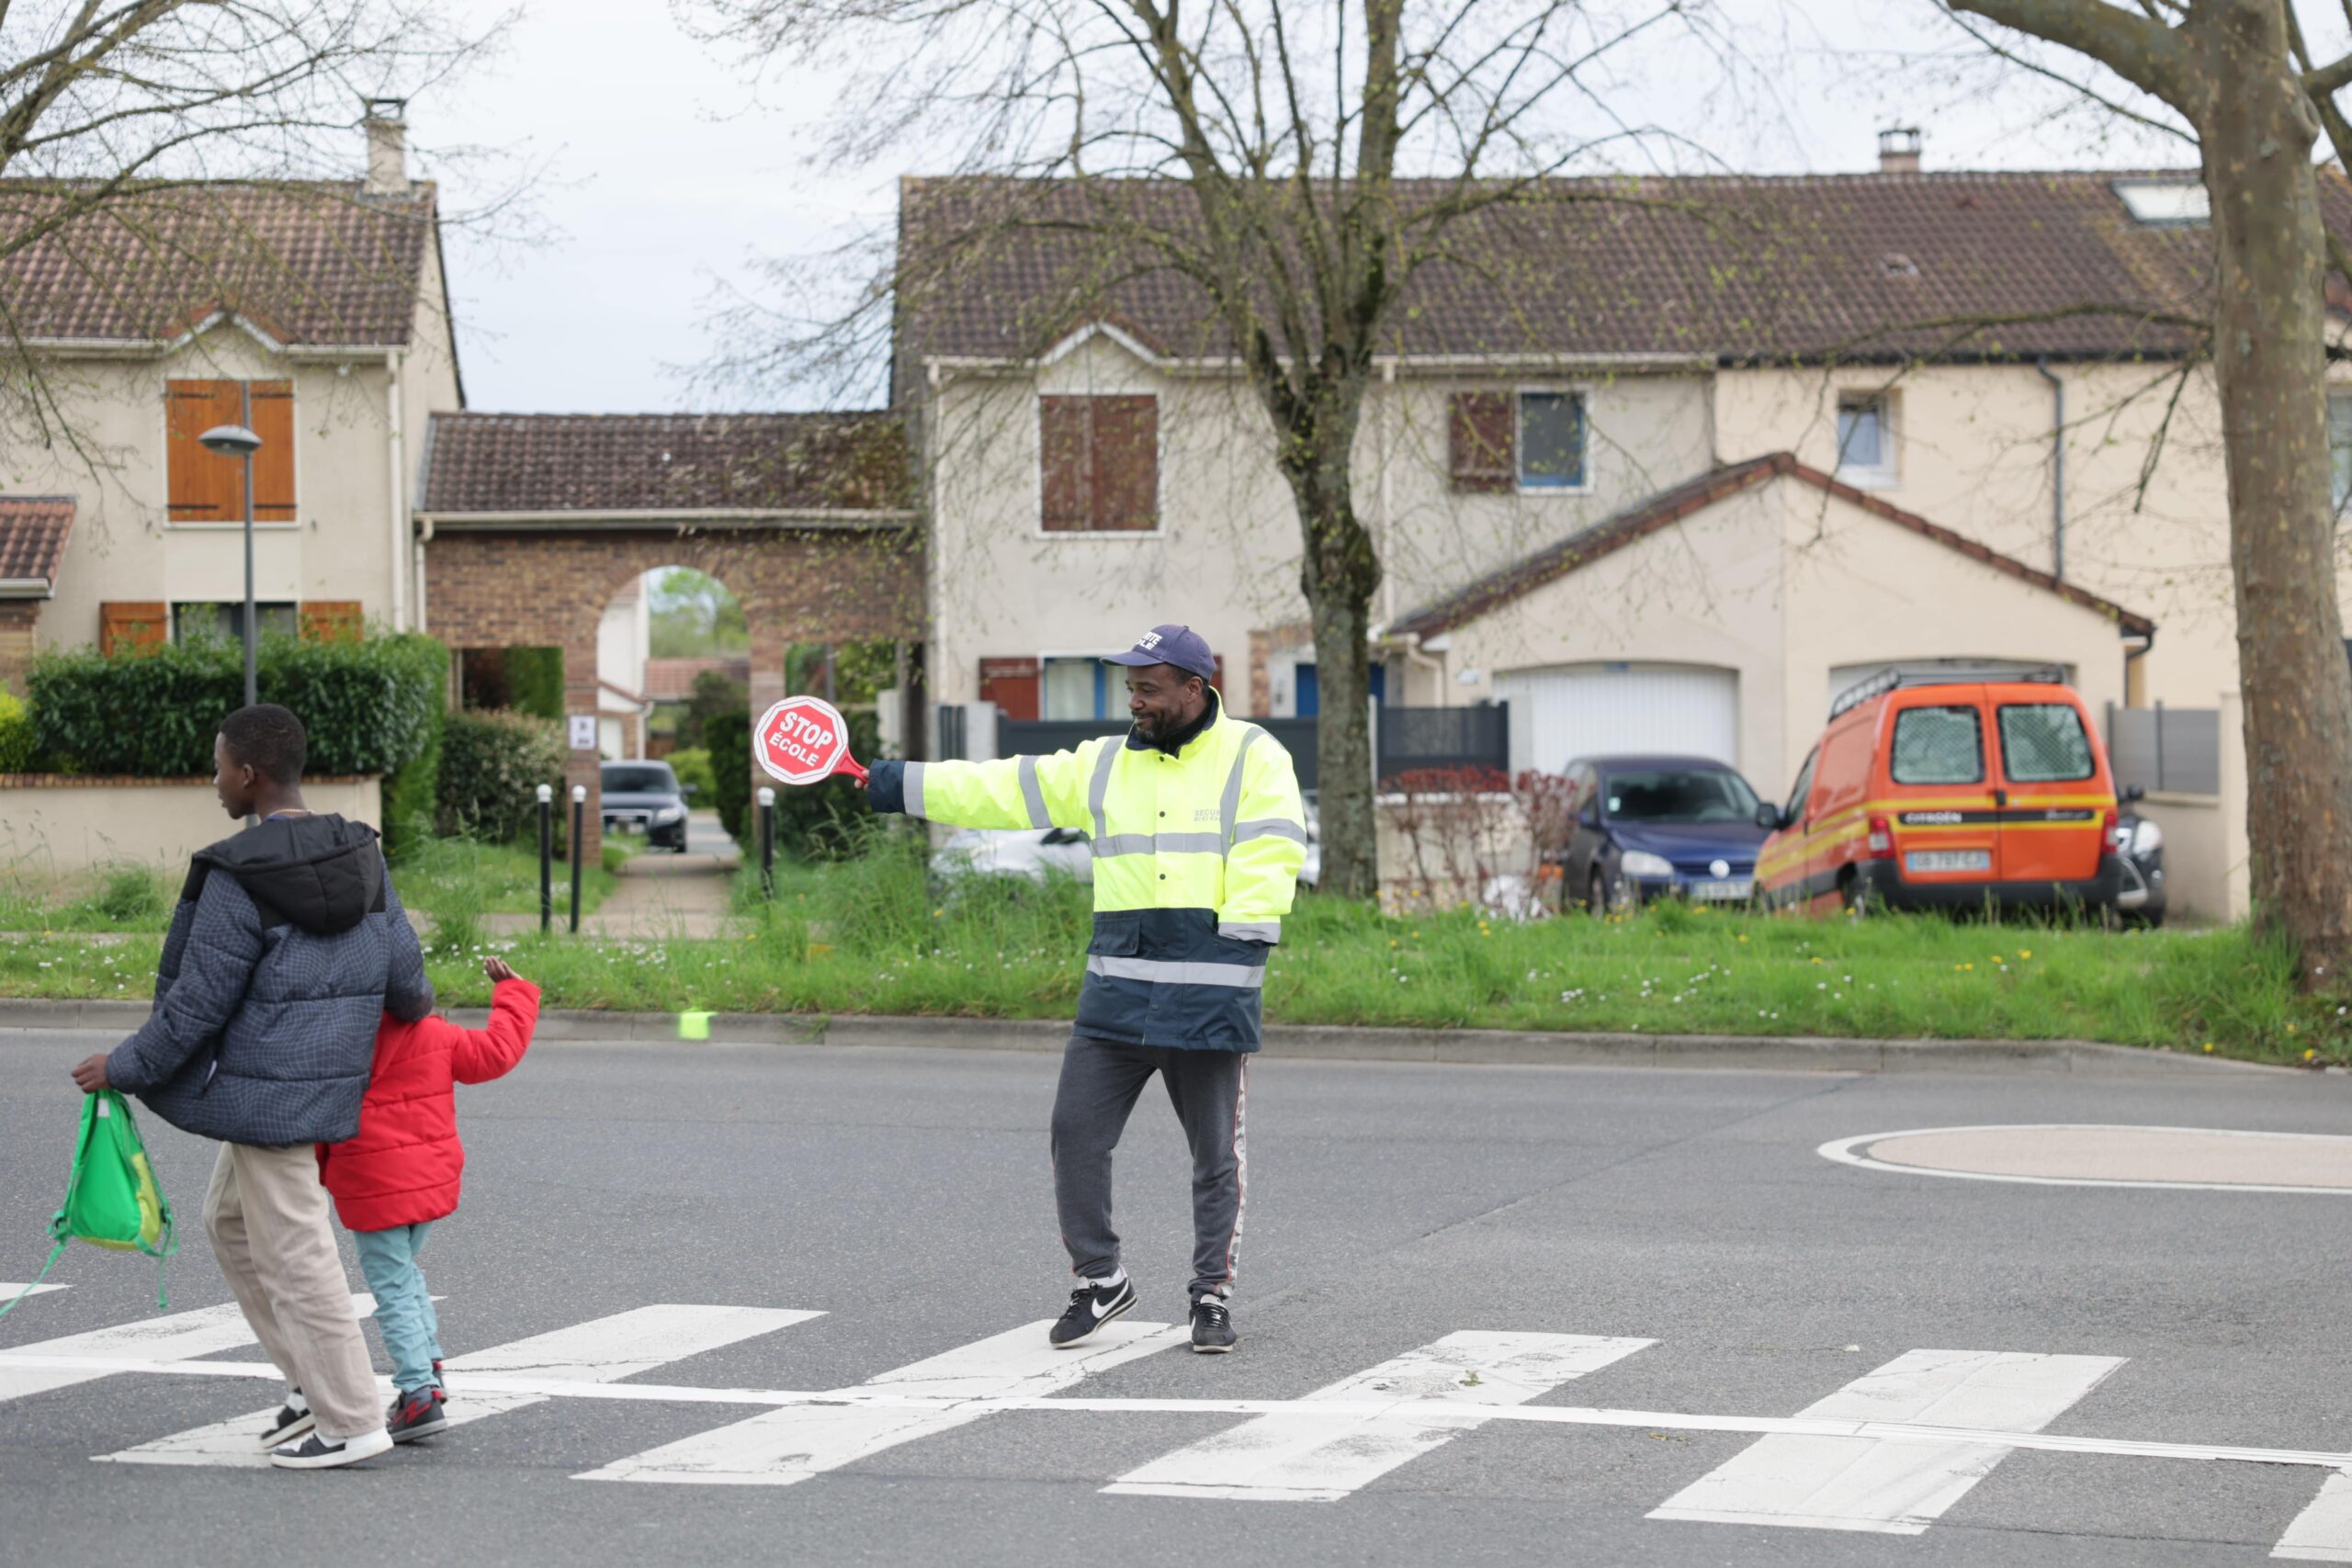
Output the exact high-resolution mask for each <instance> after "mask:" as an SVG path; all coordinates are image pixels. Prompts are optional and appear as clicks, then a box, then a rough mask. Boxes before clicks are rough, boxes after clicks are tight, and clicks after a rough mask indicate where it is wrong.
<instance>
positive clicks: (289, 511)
mask: <svg viewBox="0 0 2352 1568" xmlns="http://www.w3.org/2000/svg"><path fill="white" fill-rule="evenodd" d="M231 387H232V395H233V392H234V383H232V384H231ZM251 397H252V404H253V425H252V427H251V428H252V430H253V433H254V434H255V435H258V436H260V437H261V450H260V451H258V452H256V453H254V522H256V523H291V522H293V521H294V383H293V382H291V381H255V382H254V383H253V386H252V393H251ZM232 417H233V416H232ZM206 456H208V457H209V456H210V454H209V453H208V454H206ZM221 461H223V462H227V461H228V459H227V458H222V459H221ZM231 467H232V468H234V467H235V465H234V464H231ZM230 477H231V479H232V482H233V483H234V484H235V486H236V496H237V501H238V502H239V504H240V505H242V504H243V501H244V494H245V491H244V483H245V481H244V476H243V475H242V474H236V473H232V475H231V476H230ZM230 510H231V512H232V513H235V512H236V511H237V507H234V506H232V508H230ZM241 520H242V519H241Z"/></svg>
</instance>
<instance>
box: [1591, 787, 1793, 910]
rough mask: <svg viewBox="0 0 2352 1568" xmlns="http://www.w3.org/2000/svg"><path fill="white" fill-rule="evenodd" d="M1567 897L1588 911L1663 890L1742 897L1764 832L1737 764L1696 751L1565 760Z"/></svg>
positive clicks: (1732, 900)
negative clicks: (1676, 754) (1579, 901)
mask: <svg viewBox="0 0 2352 1568" xmlns="http://www.w3.org/2000/svg"><path fill="white" fill-rule="evenodd" d="M1567 779H1568V818H1569V827H1568V841H1567V843H1566V845H1565V846H1564V847H1563V848H1562V849H1561V850H1560V851H1559V852H1557V853H1556V854H1555V855H1554V856H1552V857H1550V858H1552V859H1554V860H1555V861H1556V862H1557V863H1559V865H1560V867H1561V884H1562V886H1563V888H1564V890H1565V891H1566V896H1567V897H1581V898H1582V899H1583V900H1584V901H1585V907H1586V908H1589V909H1590V910H1591V911H1592V912H1593V913H1594V914H1596V915H1605V914H1610V913H1612V912H1614V911H1617V910H1622V909H1631V908H1636V907H1637V906H1639V905H1640V904H1641V903H1642V901H1643V900H1645V899H1648V898H1657V897H1666V896H1674V897H1685V898H1690V899H1691V900H1693V901H1695V902H1700V903H1718V904H1745V903H1747V902H1748V901H1749V900H1750V899H1751V898H1753V897H1755V896H1756V852H1757V850H1758V848H1759V847H1760V846H1761V845H1762V844H1763V842H1764V840H1765V837H1766V833H1765V830H1764V829H1762V828H1759V827H1758V826H1757V823H1756V808H1757V807H1758V804H1759V803H1758V799H1757V796H1756V791H1755V790H1753V789H1751V788H1750V787H1748V783H1747V780H1746V779H1744V778H1742V777H1740V776H1739V770H1738V769H1736V768H1731V767H1726V766H1725V765H1724V764H1723V763H1721V762H1718V761H1713V760H1711V759H1709V758H1705V757H1579V758H1577V760H1576V761H1573V762H1570V763H1569V764H1568V766H1567Z"/></svg>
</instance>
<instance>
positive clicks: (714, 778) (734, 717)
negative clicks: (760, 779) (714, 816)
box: [703, 709, 752, 849]
mask: <svg viewBox="0 0 2352 1568" xmlns="http://www.w3.org/2000/svg"><path fill="white" fill-rule="evenodd" d="M703 739H706V740H707V741H708V742H709V743H710V782H711V792H710V793H711V794H712V795H714V796H716V797H717V798H716V799H715V800H714V801H713V802H712V804H713V805H715V806H717V807H718V820H719V821H720V822H721V823H723V824H724V825H725V826H726V829H727V832H728V836H729V838H732V839H733V840H735V841H736V842H737V843H739V844H741V845H742V846H744V847H745V848H746V849H749V848H750V847H751V843H752V838H751V833H750V831H749V828H750V818H751V813H752V716H751V715H750V714H748V713H744V712H742V711H741V710H740V709H739V710H738V711H736V712H734V713H717V714H712V715H711V716H709V717H707V718H706V719H705V720H704V721H703Z"/></svg>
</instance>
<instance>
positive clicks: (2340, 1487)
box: [2270, 1470, 2352, 1562]
mask: <svg viewBox="0 0 2352 1568" xmlns="http://www.w3.org/2000/svg"><path fill="white" fill-rule="evenodd" d="M2270 1555H2271V1556H2273V1557H2285V1558H2290V1559H2292V1560H2294V1561H2296V1562H2352V1471H2344V1470H2337V1471H2331V1472H2329V1473H2328V1477H2327V1479H2326V1480H2325V1481H2324V1482H2323V1483H2320V1489H2319V1495H2318V1496H2317V1497H2314V1498H2312V1506H2310V1507H2308V1508H2305V1509H2304V1510H2303V1511H2302V1512H2301V1513H2300V1514H2297V1515H2296V1516H2295V1522H2294V1523H2293V1524H2290V1525H2289V1526H2288V1527H2287V1533H2286V1534H2285V1535H2282V1536H2280V1537H2279V1538H2278V1546H2277V1547H2276V1548H2274V1549H2273V1550H2272V1551H2271V1553H2270Z"/></svg>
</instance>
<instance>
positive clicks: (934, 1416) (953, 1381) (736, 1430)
mask: <svg viewBox="0 0 2352 1568" xmlns="http://www.w3.org/2000/svg"><path fill="white" fill-rule="evenodd" d="M1051 1326H1052V1325H1051V1324H1050V1323H1033V1324H1030V1325H1026V1326H1024V1327H1021V1328H1015V1329H1011V1330H1008V1331H1007V1332H1005V1333H1003V1334H998V1335H993V1336H991V1337H989V1338H986V1339H982V1340H979V1341H978V1342H977V1343H974V1344H970V1345H966V1346H963V1347H961V1348H957V1349H954V1350H950V1351H948V1352H946V1353H945V1354H944V1355H939V1356H933V1357H932V1358H930V1359H927V1360H922V1361H917V1362H914V1363H913V1364H912V1365H910V1366H904V1367H899V1368H898V1369H897V1370H895V1371H888V1372H884V1373H882V1374H881V1375H880V1376H878V1377H876V1378H873V1379H870V1380H868V1381H867V1382H865V1383H863V1384H861V1385H859V1386H858V1387H857V1388H856V1389H854V1390H843V1391H841V1392H843V1393H858V1394H861V1395H865V1396H869V1397H872V1396H892V1395H896V1396H902V1397H904V1398H906V1399H909V1400H919V1401H927V1402H930V1403H929V1404H924V1405H916V1406H906V1405H892V1404H881V1403H862V1404H846V1405H844V1404H797V1405H788V1406H786V1407H785V1408H783V1409H780V1410H771V1411H769V1412H767V1413H766V1414H764V1415H761V1416H752V1418H751V1419H750V1420H748V1421H738V1422H736V1423H735V1424H734V1425H732V1426H729V1427H718V1429H717V1430H715V1431H709V1432H701V1433H697V1434H695V1436H694V1437H691V1438H682V1439H681V1440H679V1441H677V1442H674V1443H669V1444H665V1445H663V1446H662V1447H661V1448H658V1449H650V1450H647V1451H646V1452H644V1453H641V1454H633V1455H631V1456H630V1457H629V1458H628V1459H624V1460H620V1461H616V1462H615V1463H613V1464H608V1465H606V1466H605V1467H604V1468H603V1469H601V1470H592V1471H589V1472H585V1473H584V1474H582V1475H581V1476H579V1477H577V1479H579V1480H582V1481H657V1482H660V1481H667V1482H686V1483H700V1484H703V1485H737V1486H789V1485H792V1484H793V1483H796V1482H801V1481H806V1480H808V1479H809V1477H810V1476H812V1475H819V1474H821V1473H823V1472H826V1471H829V1470H838V1469H840V1468H841V1467H842V1465H845V1464H849V1463H852V1462H854V1461H857V1460H861V1459H865V1458H866V1457H868V1456H869V1455H872V1454H878V1453H880V1452H882V1451H883V1450H886V1449H893V1448H896V1447H898V1446H899V1444H901V1443H910V1442H913V1441H914V1440H915V1439H917V1438H931V1437H936V1436H938V1435H939V1434H940V1433H942V1432H946V1431H952V1430H954V1429H955V1428H956V1427H961V1426H964V1425H965V1424H967V1422H971V1421H977V1420H978V1419H979V1418H980V1416H983V1415H986V1414H989V1412H987V1411H985V1410H970V1409H963V1408H958V1406H961V1405H965V1404H969V1403H970V1402H972V1401H976V1400H989V1399H1002V1398H1008V1397H1020V1396H1035V1395H1039V1394H1046V1393H1054V1392H1055V1391H1057V1390H1059V1389H1065V1388H1068V1387H1069V1386H1070V1385H1072V1384H1074V1383H1076V1382H1080V1380H1081V1379H1083V1378H1085V1377H1087V1376H1088V1375H1089V1374H1090V1373H1092V1372H1098V1371H1103V1370H1104V1369H1105V1368H1109V1367H1114V1366H1117V1365H1118V1364H1119V1363H1120V1362H1122V1361H1130V1360H1133V1359H1135V1358H1136V1357H1138V1356H1148V1355H1150V1354H1151V1353H1153V1352H1154V1351H1157V1350H1164V1349H1166V1348H1169V1347H1170V1346H1171V1345H1174V1344H1177V1343H1179V1342H1180V1341H1181V1340H1182V1338H1183V1337H1184V1331H1183V1330H1182V1329H1179V1328H1174V1327H1171V1326H1170V1325H1167V1324H1160V1323H1131V1322H1128V1321H1125V1320H1124V1319H1123V1320H1121V1321H1119V1322H1117V1323H1114V1324H1112V1325H1109V1326H1108V1327H1106V1328H1103V1329H1102V1330H1101V1331H1100V1332H1098V1333H1097V1334H1096V1335H1095V1337H1094V1338H1093V1339H1092V1340H1091V1342H1089V1343H1087V1344H1084V1345H1081V1346H1079V1347H1077V1348H1074V1349H1068V1350H1059V1349H1056V1348H1054V1347H1053V1346H1052V1345H1050V1344H1048V1343H1047V1342H1046V1329H1047V1328H1049V1327H1051Z"/></svg>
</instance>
